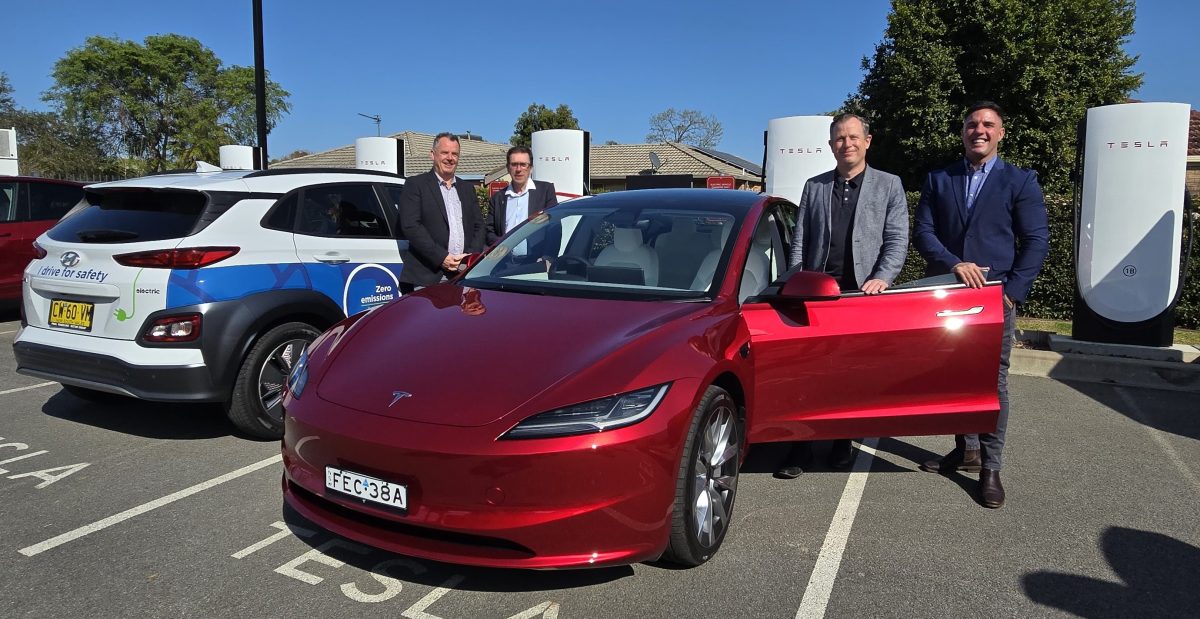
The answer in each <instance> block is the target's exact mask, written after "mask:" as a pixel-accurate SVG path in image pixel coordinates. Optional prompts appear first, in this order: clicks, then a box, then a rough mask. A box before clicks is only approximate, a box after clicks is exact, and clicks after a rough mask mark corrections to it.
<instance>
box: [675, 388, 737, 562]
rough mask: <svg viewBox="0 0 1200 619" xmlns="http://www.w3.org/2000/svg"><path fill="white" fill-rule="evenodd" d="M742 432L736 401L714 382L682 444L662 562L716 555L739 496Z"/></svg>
mask: <svg viewBox="0 0 1200 619" xmlns="http://www.w3.org/2000/svg"><path fill="white" fill-rule="evenodd" d="M741 433H742V427H741V422H740V420H739V418H738V405H737V402H735V401H734V400H733V398H732V397H731V396H730V395H729V392H727V391H725V390H724V389H722V388H720V387H717V386H715V385H714V386H710V387H709V388H708V389H707V390H706V391H705V392H704V397H703V398H701V399H700V404H699V405H697V406H696V411H695V412H694V413H693V414H692V423H691V426H690V427H689V429H688V438H687V442H686V443H685V444H684V446H683V456H682V458H680V463H679V474H678V477H677V479H676V483H675V505H674V507H673V508H672V510H671V538H670V540H669V542H668V544H667V549H666V551H665V552H664V553H663V557H662V558H663V560H665V561H667V562H670V563H677V564H680V565H684V566H695V565H700V564H701V563H704V562H705V561H708V560H709V559H711V558H712V557H713V556H714V555H716V554H717V550H718V549H720V547H721V542H722V541H724V539H725V534H726V533H727V532H728V531H729V525H730V523H731V522H732V517H733V502H734V499H735V498H736V497H737V481H738V468H739V467H740V466H741V462H742V447H743V445H742V436H741Z"/></svg>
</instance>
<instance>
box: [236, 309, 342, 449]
mask: <svg viewBox="0 0 1200 619" xmlns="http://www.w3.org/2000/svg"><path fill="white" fill-rule="evenodd" d="M320 334H321V332H320V331H318V330H317V329H316V327H313V326H312V325H310V324H307V323H303V322H289V323H285V324H282V325H279V326H277V327H275V328H273V329H271V330H270V331H267V332H266V333H265V334H264V335H263V336H262V337H260V338H258V341H257V342H255V343H254V346H253V347H251V348H250V353H249V354H247V355H246V359H245V360H244V361H242V367H241V368H240V369H238V375H237V380H236V381H235V382H234V384H233V395H232V396H231V397H230V399H229V406H228V410H227V411H226V414H227V415H228V416H229V420H230V421H232V422H233V425H234V426H236V427H237V428H238V429H239V430H241V431H242V432H245V433H246V434H249V435H251V436H254V437H257V438H265V439H279V438H282V437H283V407H282V401H283V388H284V385H285V384H286V383H287V377H288V374H289V373H290V372H291V369H292V366H293V365H294V364H295V362H296V360H297V359H299V358H300V351H301V350H303V347H304V346H307V345H308V344H310V343H311V342H312V341H313V340H315V339H317V336H318V335H320Z"/></svg>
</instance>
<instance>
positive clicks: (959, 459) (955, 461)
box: [921, 447, 983, 475]
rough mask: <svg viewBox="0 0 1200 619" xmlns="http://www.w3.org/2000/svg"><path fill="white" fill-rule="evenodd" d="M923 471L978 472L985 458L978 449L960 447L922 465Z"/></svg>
mask: <svg viewBox="0 0 1200 619" xmlns="http://www.w3.org/2000/svg"><path fill="white" fill-rule="evenodd" d="M921 470H922V471H928V472H930V473H941V474H942V475H946V474H948V473H953V472H954V471H962V472H964V473H978V472H979V471H981V470H983V460H982V459H981V458H980V457H979V450H978V449H960V448H958V447H955V448H954V451H951V452H950V453H948V454H946V455H945V456H942V457H941V458H934V459H933V460H929V461H928V462H926V463H924V464H922V465H921Z"/></svg>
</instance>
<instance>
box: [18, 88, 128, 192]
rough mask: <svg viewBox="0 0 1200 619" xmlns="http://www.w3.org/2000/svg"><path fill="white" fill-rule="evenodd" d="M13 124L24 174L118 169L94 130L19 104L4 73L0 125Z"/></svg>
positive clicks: (83, 175) (90, 176)
mask: <svg viewBox="0 0 1200 619" xmlns="http://www.w3.org/2000/svg"><path fill="white" fill-rule="evenodd" d="M9 127H13V128H15V129H16V130H17V142H18V144H19V148H18V150H17V154H18V155H20V166H21V173H22V174H30V175H34V176H46V177H50V178H74V179H78V180H95V179H96V178H99V176H100V175H105V174H115V173H117V165H116V162H114V161H112V160H110V159H108V158H107V157H105V155H104V153H103V152H102V151H101V150H100V146H99V143H98V142H97V141H96V140H95V139H94V137H93V136H91V135H90V134H87V133H85V132H82V131H80V130H79V129H78V128H77V127H75V126H73V125H71V124H70V123H67V122H64V121H63V119H62V118H61V117H60V116H59V115H58V114H55V113H53V112H34V111H30V110H26V109H22V108H20V107H17V105H16V101H15V99H14V98H13V88H12V84H11V83H10V82H9V80H8V75H7V74H5V73H0V128H9Z"/></svg>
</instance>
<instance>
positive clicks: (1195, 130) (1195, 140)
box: [1188, 110, 1200, 157]
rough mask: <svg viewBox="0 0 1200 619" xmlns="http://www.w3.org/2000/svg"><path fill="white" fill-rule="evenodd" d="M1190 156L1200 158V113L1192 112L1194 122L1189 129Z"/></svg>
mask: <svg viewBox="0 0 1200 619" xmlns="http://www.w3.org/2000/svg"><path fill="white" fill-rule="evenodd" d="M1188 156H1189V157H1200V112H1197V111H1196V110H1192V122H1191V125H1190V126H1189V127H1188Z"/></svg>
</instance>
